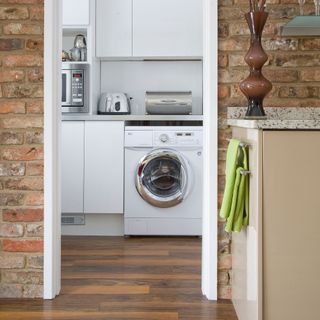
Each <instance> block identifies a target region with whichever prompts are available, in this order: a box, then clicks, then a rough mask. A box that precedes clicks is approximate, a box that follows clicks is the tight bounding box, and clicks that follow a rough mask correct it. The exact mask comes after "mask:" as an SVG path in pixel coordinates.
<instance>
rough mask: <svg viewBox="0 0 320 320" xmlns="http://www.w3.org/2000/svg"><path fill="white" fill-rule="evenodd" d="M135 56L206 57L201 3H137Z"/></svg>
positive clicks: (161, 0)
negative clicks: (203, 51) (203, 49)
mask: <svg viewBox="0 0 320 320" xmlns="http://www.w3.org/2000/svg"><path fill="white" fill-rule="evenodd" d="M133 55H134V56H144V57H145V56H155V57H157V56H158V57H159V56H168V57H175V56H178V57H179V56H181V57H184V56H202V1H201V0H133Z"/></svg>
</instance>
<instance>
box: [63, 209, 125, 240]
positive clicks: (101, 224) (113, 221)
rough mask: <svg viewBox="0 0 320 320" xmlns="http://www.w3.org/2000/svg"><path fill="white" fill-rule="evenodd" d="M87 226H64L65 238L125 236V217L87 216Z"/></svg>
mask: <svg viewBox="0 0 320 320" xmlns="http://www.w3.org/2000/svg"><path fill="white" fill-rule="evenodd" d="M85 219H86V223H85V225H63V226H62V229H61V232H62V235H63V236H123V235H124V227H123V220H124V219H123V215H120V214H86V215H85Z"/></svg>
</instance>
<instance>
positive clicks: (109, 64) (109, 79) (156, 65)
mask: <svg viewBox="0 0 320 320" xmlns="http://www.w3.org/2000/svg"><path fill="white" fill-rule="evenodd" d="M146 91H192V96H193V114H202V61H103V62H101V92H125V93H128V94H129V96H131V97H133V98H134V100H133V101H132V114H145V92H146Z"/></svg>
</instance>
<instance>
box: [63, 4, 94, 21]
mask: <svg viewBox="0 0 320 320" xmlns="http://www.w3.org/2000/svg"><path fill="white" fill-rule="evenodd" d="M89 2H90V0H62V12H63V15H62V24H63V25H65V26H73V25H76V26H81V25H88V24H89V21H90V19H89V12H90V9H89V8H90V3H89Z"/></svg>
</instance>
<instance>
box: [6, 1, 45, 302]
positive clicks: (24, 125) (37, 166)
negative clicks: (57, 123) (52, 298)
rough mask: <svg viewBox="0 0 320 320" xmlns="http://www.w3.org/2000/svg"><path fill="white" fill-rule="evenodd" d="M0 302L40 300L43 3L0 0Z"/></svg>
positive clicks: (41, 273) (41, 278) (41, 261)
mask: <svg viewBox="0 0 320 320" xmlns="http://www.w3.org/2000/svg"><path fill="white" fill-rule="evenodd" d="M0 34H1V37H0V270H1V278H0V297H41V296H42V283H43V272H42V268H43V267H42V265H43V254H42V251H43V207H42V206H43V0H0Z"/></svg>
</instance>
